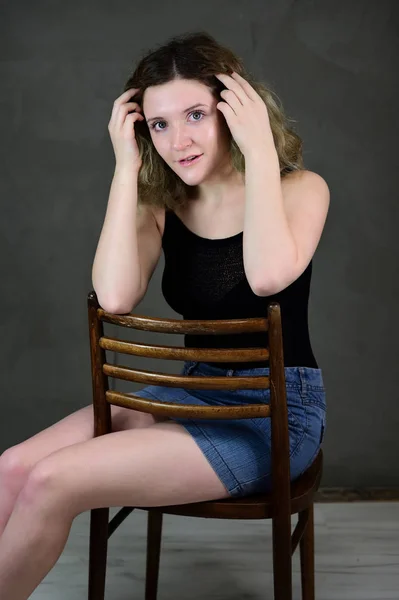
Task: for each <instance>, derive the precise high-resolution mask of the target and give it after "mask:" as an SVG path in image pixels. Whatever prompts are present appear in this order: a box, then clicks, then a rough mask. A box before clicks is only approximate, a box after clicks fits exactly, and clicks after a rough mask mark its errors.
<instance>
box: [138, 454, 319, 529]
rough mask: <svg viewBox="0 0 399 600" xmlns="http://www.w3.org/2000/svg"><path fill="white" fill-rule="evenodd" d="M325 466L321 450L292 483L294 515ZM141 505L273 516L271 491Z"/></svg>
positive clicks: (223, 515)
mask: <svg viewBox="0 0 399 600" xmlns="http://www.w3.org/2000/svg"><path fill="white" fill-rule="evenodd" d="M322 468H323V451H322V450H321V449H320V450H319V453H318V455H317V456H316V458H315V460H314V461H313V463H312V464H311V465H310V467H309V468H308V469H307V470H306V471H305V472H304V473H302V475H300V477H298V479H296V480H295V481H293V482H291V514H295V513H298V512H300V511H302V510H304V509H305V508H306V507H307V506H309V505H310V504H311V503H312V502H313V495H314V493H315V492H316V491H317V489H318V487H319V484H320V479H321V475H322ZM139 508H140V509H141V510H155V511H160V512H162V513H165V514H169V515H183V516H186V517H210V518H213V519H270V518H272V516H273V510H272V509H273V504H272V495H271V493H267V494H254V495H252V496H243V497H239V498H223V499H221V500H208V501H206V502H194V503H191V504H177V505H175V506H151V507H144V506H140V507H139Z"/></svg>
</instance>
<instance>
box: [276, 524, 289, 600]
mask: <svg viewBox="0 0 399 600" xmlns="http://www.w3.org/2000/svg"><path fill="white" fill-rule="evenodd" d="M272 531H273V582H274V599H275V600H292V557H291V515H282V516H279V517H274V518H273V519H272Z"/></svg>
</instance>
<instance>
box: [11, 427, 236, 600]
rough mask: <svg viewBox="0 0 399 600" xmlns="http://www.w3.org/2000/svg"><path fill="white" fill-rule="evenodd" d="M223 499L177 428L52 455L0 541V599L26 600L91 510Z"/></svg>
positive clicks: (97, 441) (120, 435)
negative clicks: (78, 517) (77, 523)
mask: <svg viewBox="0 0 399 600" xmlns="http://www.w3.org/2000/svg"><path fill="white" fill-rule="evenodd" d="M228 496H229V493H228V491H227V489H226V488H225V487H224V485H223V483H222V482H221V480H220V479H219V478H218V476H217V475H216V473H215V471H214V470H213V468H212V467H211V465H210V463H209V462H208V460H207V458H206V457H205V456H204V454H203V453H202V451H201V450H200V448H199V446H198V445H197V443H196V441H195V440H194V439H193V438H192V436H191V435H190V434H189V433H188V432H187V431H186V430H185V429H184V427H182V426H181V425H179V424H177V423H174V422H166V423H155V424H154V425H152V426H151V427H148V428H145V429H141V430H136V431H121V432H115V433H112V434H111V435H103V436H99V437H96V438H94V439H91V440H89V441H87V442H83V443H80V444H74V445H73V446H69V447H67V448H63V449H61V450H59V451H58V452H54V453H53V454H51V455H50V456H49V457H47V458H45V459H43V460H42V461H40V463H38V465H36V467H35V468H34V469H33V470H32V472H31V473H30V475H29V478H28V480H27V482H26V484H25V486H24V488H23V490H22V491H21V493H20V494H19V496H18V499H17V502H16V505H15V509H14V511H13V513H12V515H11V517H10V519H9V522H8V524H7V527H6V528H5V530H4V533H3V536H2V538H1V539H0V598H2V599H3V598H4V600H27V598H29V596H30V594H31V593H32V592H33V591H34V590H35V589H36V588H37V586H38V585H39V584H40V582H41V581H42V580H43V578H44V577H45V576H46V575H47V573H48V572H49V571H50V569H51V568H52V567H53V566H54V564H55V563H56V562H57V560H58V558H59V556H60V554H61V552H62V551H63V548H64V546H65V543H66V541H67V539H68V535H69V531H70V528H71V524H72V521H73V519H74V517H75V516H76V515H78V514H80V513H82V512H84V511H87V510H89V509H91V508H103V507H112V506H137V507H140V506H165V505H169V504H177V503H178V504H186V503H191V502H201V501H206V500H214V499H219V498H227V497H228Z"/></svg>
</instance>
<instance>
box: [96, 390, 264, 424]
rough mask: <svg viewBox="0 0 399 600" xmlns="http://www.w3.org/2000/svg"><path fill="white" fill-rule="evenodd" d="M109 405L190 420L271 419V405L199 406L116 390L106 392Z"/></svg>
mask: <svg viewBox="0 0 399 600" xmlns="http://www.w3.org/2000/svg"><path fill="white" fill-rule="evenodd" d="M105 399H106V401H107V402H108V403H109V404H113V405H116V406H122V407H123V408H132V409H134V410H139V411H141V412H145V413H151V414H153V415H161V416H167V417H184V418H188V419H254V418H257V417H270V405H269V404H247V405H241V406H198V405H193V404H177V403H174V402H160V401H159V400H150V399H147V398H141V397H140V396H135V395H134V394H124V393H123V392H116V391H114V390H107V391H106V392H105Z"/></svg>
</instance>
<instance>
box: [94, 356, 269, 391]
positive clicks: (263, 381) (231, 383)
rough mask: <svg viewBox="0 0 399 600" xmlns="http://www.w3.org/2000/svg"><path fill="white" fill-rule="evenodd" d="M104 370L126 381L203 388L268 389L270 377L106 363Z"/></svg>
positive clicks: (111, 375)
mask: <svg viewBox="0 0 399 600" xmlns="http://www.w3.org/2000/svg"><path fill="white" fill-rule="evenodd" d="M103 372H104V374H105V375H108V376H109V377H115V378H116V379H123V380H124V381H136V382H137V383H144V384H147V383H148V384H149V385H164V386H166V387H184V388H189V389H201V390H213V389H215V390H239V389H245V390H246V389H255V390H261V389H268V388H269V385H270V377H266V376H259V377H258V376H256V377H255V376H250V377H243V376H234V377H217V376H206V377H204V376H200V377H196V376H195V375H173V374H170V373H154V372H152V371H145V370H143V369H141V370H138V369H131V368H130V367H118V366H115V365H110V364H109V363H104V365H103Z"/></svg>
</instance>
